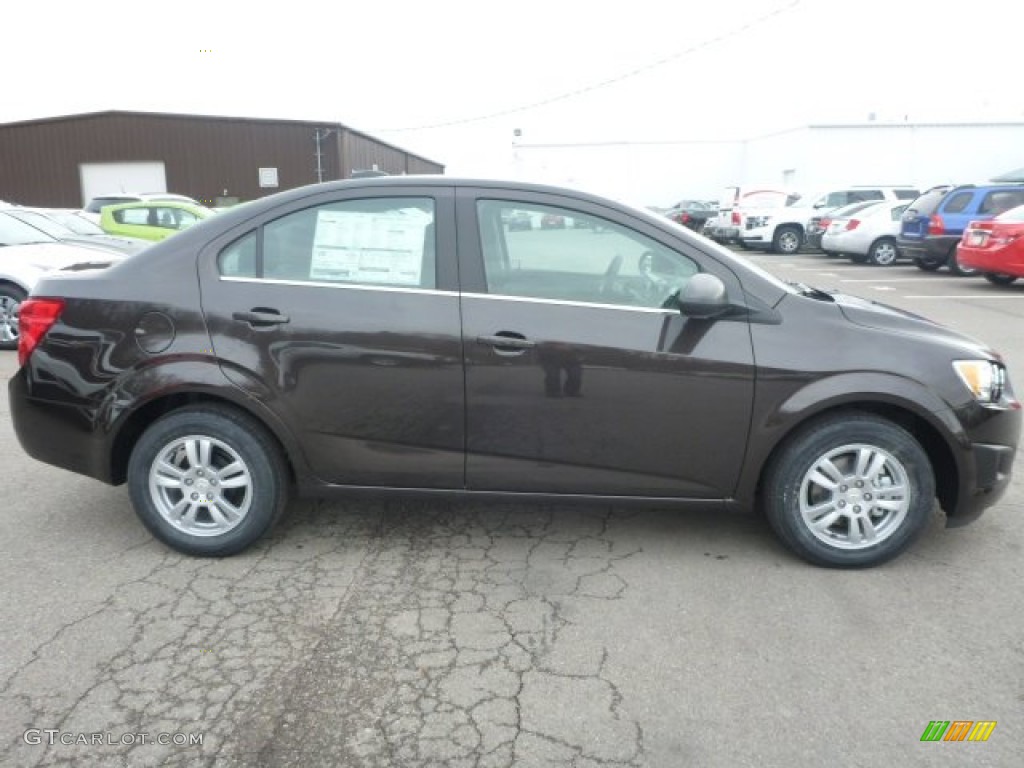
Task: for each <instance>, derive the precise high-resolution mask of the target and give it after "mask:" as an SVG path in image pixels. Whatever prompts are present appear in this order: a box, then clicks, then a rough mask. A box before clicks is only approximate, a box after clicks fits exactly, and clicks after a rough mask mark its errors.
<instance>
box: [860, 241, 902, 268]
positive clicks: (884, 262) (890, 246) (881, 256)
mask: <svg viewBox="0 0 1024 768" xmlns="http://www.w3.org/2000/svg"><path fill="white" fill-rule="evenodd" d="M899 257H900V250H899V248H898V247H897V245H896V241H895V240H893V239H892V238H891V237H880V238H879V239H878V240H875V242H873V243H872V244H871V248H870V249H869V250H868V257H867V260H868V263H869V264H873V265H874V266H876V267H891V266H892V265H893V264H895V263H896V260H897V259H898V258H899Z"/></svg>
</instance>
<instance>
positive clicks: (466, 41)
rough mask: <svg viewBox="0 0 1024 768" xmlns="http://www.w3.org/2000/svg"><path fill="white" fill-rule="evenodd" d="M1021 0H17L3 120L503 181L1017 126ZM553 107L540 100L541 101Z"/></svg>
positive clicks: (12, 8)
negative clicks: (550, 157) (189, 128)
mask: <svg viewBox="0 0 1024 768" xmlns="http://www.w3.org/2000/svg"><path fill="white" fill-rule="evenodd" d="M1022 27H1024V10H1022V6H1021V5H1020V3H1019V2H1017V1H1016V0H975V1H974V2H971V3H955V2H952V0H951V2H948V3H945V2H933V1H927V2H926V1H925V0H702V1H701V2H696V0H689V1H688V2H683V1H681V0H674V1H668V0H630V2H626V3H603V4H602V3H598V2H594V0H543V1H538V0H516V1H515V2H504V3H496V2H482V1H481V0H475V1H474V0H432V1H431V2H424V1H423V0H415V1H410V0H389V1H388V2H342V1H341V0H330V1H317V0H290V1H289V2H286V3H277V2H274V3H270V2H266V3H260V4H256V3H252V2H251V1H242V0H203V1H201V2H199V1H196V0H175V1H174V2H170V3H151V2H144V1H143V2H140V1H139V0H131V1H130V2H126V1H125V0H104V2H99V3H97V2H80V1H79V0H73V1H70V2H69V1H67V0H51V1H50V2H47V0H36V1H35V2H26V1H25V0H8V3H7V4H6V5H5V22H4V30H5V32H6V33H7V34H5V36H4V37H5V40H4V45H3V46H2V48H0V63H2V64H3V72H4V73H5V74H6V75H7V77H6V78H5V79H4V98H3V99H0V121H10V120H21V119H30V118H36V117H45V116H51V115H61V114H70V113H76V112H88V111H95V110H104V109H124V110H144V111H160V112H181V113H194V114H212V115H239V116H252V117H274V118H290V119H312V120H325V121H337V122H342V123H345V124H347V125H349V126H351V127H353V128H356V129H359V130H363V131H366V132H369V133H371V134H374V135H376V136H378V137H380V138H382V139H384V140H386V141H390V142H392V143H394V144H397V145H399V146H401V147H403V148H406V149H409V150H411V151H414V152H417V153H419V154H423V155H425V156H427V157H429V158H431V159H434V160H437V161H439V162H442V163H444V164H446V165H447V167H448V171H449V172H450V173H458V174H467V175H476V174H480V175H494V174H498V175H500V174H501V173H502V172H503V171H504V170H507V169H508V168H509V166H510V164H511V162H512V156H513V147H512V144H513V132H514V131H515V130H519V131H520V132H521V134H522V135H521V137H520V138H519V141H520V142H522V143H524V144H546V143H561V142H565V143H588V142H601V141H663V140H674V141H679V140H683V141H688V140H706V139H722V138H744V137H749V136H753V135H757V134H759V133H763V132H767V131H771V130H775V129H778V128H788V127H795V126H797V125H800V124H806V123H808V122H827V121H847V120H853V121H861V120H865V119H867V116H868V114H869V113H874V114H875V117H876V119H878V120H900V121H902V120H904V119H905V118H906V119H909V120H912V121H913V120H934V119H941V120H945V119H967V120H977V119H997V118H1015V119H1024V88H1021V87H1020V84H1019V83H1020V72H1021V65H1020V51H1021V44H1020V39H1021V29H1022ZM545 102H546V103H545Z"/></svg>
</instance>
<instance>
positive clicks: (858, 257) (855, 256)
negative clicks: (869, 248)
mask: <svg viewBox="0 0 1024 768" xmlns="http://www.w3.org/2000/svg"><path fill="white" fill-rule="evenodd" d="M850 261H852V262H853V263H854V264H867V263H868V255H867V254H866V253H851V254H850Z"/></svg>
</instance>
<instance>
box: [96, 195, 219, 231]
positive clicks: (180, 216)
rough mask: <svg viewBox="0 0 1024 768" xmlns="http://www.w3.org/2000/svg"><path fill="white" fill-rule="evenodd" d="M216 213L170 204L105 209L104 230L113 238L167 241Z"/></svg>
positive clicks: (136, 204) (143, 203)
mask: <svg viewBox="0 0 1024 768" xmlns="http://www.w3.org/2000/svg"><path fill="white" fill-rule="evenodd" d="M215 213H216V212H215V211H213V210H211V209H210V208H206V207H204V206H201V205H192V204H191V203H179V202H173V201H166V200H164V201H155V200H154V201H150V202H140V203H121V204H120V205H107V206H104V207H103V209H102V210H101V211H100V226H101V227H102V228H103V231H104V232H107V233H108V234H111V235H122V236H125V237H141V238H143V239H145V240H165V239H166V238H168V237H170V236H171V235H173V234H174V233H175V232H179V231H181V230H183V229H188V228H189V227H191V226H193V225H195V224H197V223H198V222H199V221H201V220H202V219H206V218H209V217H210V216H213V215H215Z"/></svg>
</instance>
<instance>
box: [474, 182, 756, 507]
mask: <svg viewBox="0 0 1024 768" xmlns="http://www.w3.org/2000/svg"><path fill="white" fill-rule="evenodd" d="M513 210H516V211H525V212H527V213H528V214H529V215H531V216H534V217H536V216H543V215H545V214H552V215H556V216H561V217H563V218H564V220H566V221H571V222H573V225H572V226H571V227H566V228H564V229H552V230H539V229H528V230H521V231H520V230H515V229H513V228H512V227H510V226H509V225H508V223H507V221H508V220H509V217H508V215H507V214H508V213H509V212H511V211H513ZM458 222H459V244H460V277H461V280H462V287H463V293H462V321H463V338H464V347H465V359H466V409H467V444H466V445H467V457H466V483H467V487H468V488H470V489H472V490H482V491H513V492H527V493H531V492H537V493H559V494H599V495H636V496H651V497H692V498H701V499H710V498H724V497H728V496H730V494H731V493H732V491H733V489H734V487H735V484H736V481H737V478H738V474H739V470H740V466H741V463H742V460H743V456H744V450H745V446H746V440H747V434H748V429H749V423H750V416H751V406H752V400H753V393H754V367H753V365H754V360H753V353H752V344H751V335H750V330H749V324H748V323H747V322H746V320H744V319H741V318H740V319H723V320H718V321H713V320H698V319H693V318H685V317H683V316H682V315H681V314H680V313H679V312H678V310H677V309H674V308H669V307H670V305H673V298H672V294H673V293H674V292H675V291H677V290H678V289H679V288H680V287H681V286H682V285H684V284H685V283H686V281H687V280H688V278H689V277H691V276H692V275H693V274H695V273H696V272H701V271H710V272H713V273H714V274H716V275H718V276H719V277H721V278H722V280H723V281H724V282H725V283H726V285H727V287H728V290H729V291H730V294H731V295H733V296H737V297H738V296H741V295H742V290H741V286H740V284H739V282H738V280H737V279H736V277H735V276H734V275H733V274H732V273H731V271H729V270H728V269H726V268H725V267H724V266H723V265H722V264H720V263H718V262H716V261H715V260H714V259H712V258H710V257H708V256H707V254H701V253H700V252H699V251H697V250H696V249H694V248H692V247H690V246H688V245H687V243H686V242H685V241H684V240H682V238H680V239H676V238H675V237H673V236H672V235H670V234H668V233H667V232H665V231H664V230H662V229H660V228H659V227H655V226H654V225H652V224H650V223H649V222H645V221H643V220H642V219H640V218H639V217H636V216H633V215H631V214H629V213H627V212H623V211H619V210H616V209H611V208H608V207H605V206H602V205H598V204H596V203H591V202H586V201H579V200H576V199H575V198H566V197H562V196H559V195H554V194H541V193H525V192H515V191H511V190H502V189H497V188H461V189H460V191H459V198H458ZM663 305H664V306H665V307H666V308H663Z"/></svg>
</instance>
